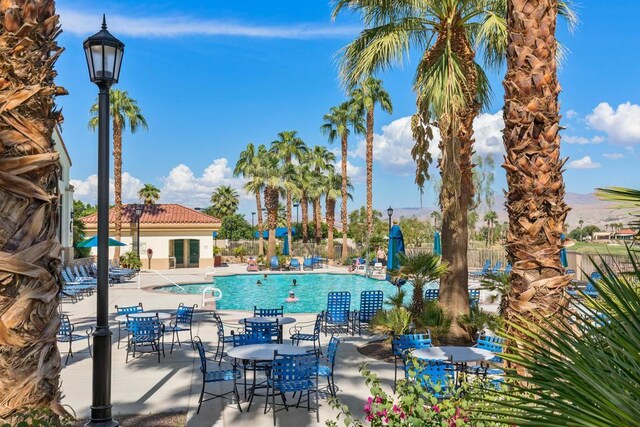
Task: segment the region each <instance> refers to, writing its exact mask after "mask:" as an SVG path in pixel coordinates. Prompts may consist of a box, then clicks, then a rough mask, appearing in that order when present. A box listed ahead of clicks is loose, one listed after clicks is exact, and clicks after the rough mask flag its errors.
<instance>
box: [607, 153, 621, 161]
mask: <svg viewBox="0 0 640 427" xmlns="http://www.w3.org/2000/svg"><path fill="white" fill-rule="evenodd" d="M603 156H604V157H606V158H607V159H611V160H618V159H622V158H623V157H624V154H621V153H604V154H603Z"/></svg>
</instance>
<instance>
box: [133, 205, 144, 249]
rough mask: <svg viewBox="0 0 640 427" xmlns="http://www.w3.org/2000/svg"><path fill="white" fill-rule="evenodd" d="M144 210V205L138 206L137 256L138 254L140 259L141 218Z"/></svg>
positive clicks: (136, 209)
mask: <svg viewBox="0 0 640 427" xmlns="http://www.w3.org/2000/svg"><path fill="white" fill-rule="evenodd" d="M143 210H144V205H140V204H136V207H135V211H136V233H137V237H136V254H138V259H140V217H141V216H142V211H143Z"/></svg>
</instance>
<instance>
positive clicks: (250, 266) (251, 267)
mask: <svg viewBox="0 0 640 427" xmlns="http://www.w3.org/2000/svg"><path fill="white" fill-rule="evenodd" d="M258 270H259V268H258V263H257V262H256V260H255V259H250V260H249V261H247V271H258Z"/></svg>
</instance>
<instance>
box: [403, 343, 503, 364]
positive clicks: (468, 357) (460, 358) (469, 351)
mask: <svg viewBox="0 0 640 427" xmlns="http://www.w3.org/2000/svg"><path fill="white" fill-rule="evenodd" d="M411 355H412V356H414V357H417V358H418V359H431V360H451V361H452V362H453V363H470V362H482V361H486V360H491V359H493V358H494V357H495V354H494V353H492V352H490V351H489V350H485V349H483V348H477V347H457V346H443V347H430V348H420V349H417V350H413V351H412V352H411Z"/></svg>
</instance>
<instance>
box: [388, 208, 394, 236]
mask: <svg viewBox="0 0 640 427" xmlns="http://www.w3.org/2000/svg"><path fill="white" fill-rule="evenodd" d="M387 215H389V232H391V217H392V216H393V208H392V207H391V206H389V209H387Z"/></svg>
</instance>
